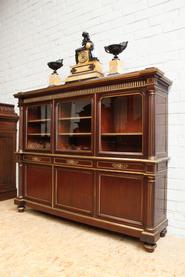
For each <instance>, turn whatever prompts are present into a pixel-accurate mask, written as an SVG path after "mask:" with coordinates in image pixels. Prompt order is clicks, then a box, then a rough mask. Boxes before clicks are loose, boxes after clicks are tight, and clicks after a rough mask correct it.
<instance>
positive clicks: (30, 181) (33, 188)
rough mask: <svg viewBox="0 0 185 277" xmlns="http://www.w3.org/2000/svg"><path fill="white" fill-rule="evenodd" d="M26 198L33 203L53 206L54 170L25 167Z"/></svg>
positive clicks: (28, 165)
mask: <svg viewBox="0 0 185 277" xmlns="http://www.w3.org/2000/svg"><path fill="white" fill-rule="evenodd" d="M25 196H26V198H28V199H32V200H33V201H38V202H40V203H44V204H46V205H51V200H52V168H51V167H50V166H45V165H43V166H41V165H31V164H26V165H25Z"/></svg>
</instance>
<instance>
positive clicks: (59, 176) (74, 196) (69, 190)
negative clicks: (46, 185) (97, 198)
mask: <svg viewBox="0 0 185 277" xmlns="http://www.w3.org/2000/svg"><path fill="white" fill-rule="evenodd" d="M93 187H94V186H93V172H91V171H88V170H80V171H79V170H75V169H69V168H57V169H56V171H55V205H56V206H57V207H59V208H62V209H68V210H72V211H76V212H79V213H88V214H92V213H93V198H94V193H93V191H94V189H93Z"/></svg>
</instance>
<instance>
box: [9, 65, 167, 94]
mask: <svg viewBox="0 0 185 277" xmlns="http://www.w3.org/2000/svg"><path fill="white" fill-rule="evenodd" d="M148 78H150V79H151V78H156V79H158V80H161V81H162V82H163V83H164V84H165V85H166V86H170V85H171V84H172V82H171V81H170V80H169V79H168V78H166V77H165V76H164V73H163V72H162V71H161V70H159V69H158V68H155V67H151V68H146V69H144V70H140V71H134V72H129V73H125V74H115V75H110V76H106V77H102V78H96V79H90V80H80V81H76V82H71V83H67V84H63V85H59V86H52V87H45V88H40V89H36V90H31V91H26V92H18V93H16V94H14V97H15V98H23V99H24V98H30V97H37V96H43V95H50V94H57V93H61V92H62V93H63V92H69V91H74V90H77V89H86V88H95V87H101V86H108V85H113V84H119V83H124V82H129V81H137V80H138V81H142V80H147V79H148ZM149 83H150V82H149ZM149 83H148V84H149Z"/></svg>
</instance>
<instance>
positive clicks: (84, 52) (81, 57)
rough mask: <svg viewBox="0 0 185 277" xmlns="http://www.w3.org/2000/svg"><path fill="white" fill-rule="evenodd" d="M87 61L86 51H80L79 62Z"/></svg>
mask: <svg viewBox="0 0 185 277" xmlns="http://www.w3.org/2000/svg"><path fill="white" fill-rule="evenodd" d="M87 61H88V51H81V52H80V53H79V54H78V62H79V63H85V62H87Z"/></svg>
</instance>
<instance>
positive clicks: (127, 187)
mask: <svg viewBox="0 0 185 277" xmlns="http://www.w3.org/2000/svg"><path fill="white" fill-rule="evenodd" d="M97 191H98V201H97V202H98V209H97V210H98V216H100V217H104V218H109V219H110V220H114V221H115V220H117V221H125V222H128V223H129V222H130V223H134V224H139V225H142V222H143V177H136V176H133V175H125V174H124V175H121V174H116V173H112V174H110V173H99V174H98V188H97Z"/></svg>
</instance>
